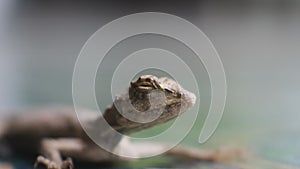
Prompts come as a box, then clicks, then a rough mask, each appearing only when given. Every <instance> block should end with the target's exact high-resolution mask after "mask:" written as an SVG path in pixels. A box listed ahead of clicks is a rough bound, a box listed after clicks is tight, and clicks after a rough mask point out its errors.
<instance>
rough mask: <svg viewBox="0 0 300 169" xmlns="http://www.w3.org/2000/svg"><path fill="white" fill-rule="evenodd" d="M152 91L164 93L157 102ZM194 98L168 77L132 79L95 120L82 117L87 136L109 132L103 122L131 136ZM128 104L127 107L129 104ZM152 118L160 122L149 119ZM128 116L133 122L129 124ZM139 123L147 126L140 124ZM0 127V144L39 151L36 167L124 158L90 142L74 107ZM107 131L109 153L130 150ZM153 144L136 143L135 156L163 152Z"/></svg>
mask: <svg viewBox="0 0 300 169" xmlns="http://www.w3.org/2000/svg"><path fill="white" fill-rule="evenodd" d="M153 91H158V92H159V93H160V94H163V97H160V99H159V96H161V95H159V94H157V93H154V94H153ZM151 94H153V96H154V97H153V96H152V95H151ZM151 97H152V99H151ZM162 99H163V100H162ZM195 100H196V97H195V95H194V94H193V93H190V92H189V91H187V90H185V89H183V88H182V87H181V86H180V85H179V84H177V83H176V82H175V81H173V80H172V79H169V78H157V77H155V76H152V75H144V76H141V77H140V78H138V79H137V80H134V81H132V82H131V84H130V87H129V89H128V91H126V92H125V93H123V94H121V95H119V96H117V97H116V98H115V100H114V103H113V104H112V105H111V106H110V107H109V108H107V109H106V110H105V112H104V113H103V115H100V116H98V117H96V115H97V113H88V111H87V112H85V111H83V112H82V113H84V114H85V119H84V120H83V121H84V122H83V123H84V124H87V125H88V126H89V127H88V130H90V132H95V133H100V134H101V133H102V132H104V131H105V132H106V130H107V129H104V128H101V127H102V126H103V125H101V123H102V122H103V120H105V121H107V123H108V124H109V125H110V126H111V127H112V128H113V129H114V130H116V131H118V132H119V133H121V134H131V133H135V132H138V131H141V130H144V129H147V128H150V127H153V126H156V125H158V124H162V123H165V122H167V121H169V120H172V119H174V118H176V117H177V116H179V115H180V114H181V113H183V112H185V111H187V110H188V109H189V108H191V107H192V106H193V105H194V103H195ZM128 103H130V105H131V106H128ZM160 110H162V112H160V113H161V114H157V112H159V111H160ZM155 114H156V115H157V117H158V118H156V119H154V120H153V115H155ZM126 116H130V117H132V118H134V120H129V119H128V118H126ZM139 120H142V121H149V122H147V123H144V122H140V121H139ZM0 127H1V130H0V139H1V140H4V141H6V143H8V145H9V146H10V147H12V148H14V149H15V150H17V151H18V152H23V153H32V152H38V153H39V154H41V155H43V156H39V157H38V158H37V162H36V164H42V165H44V166H46V167H47V168H48V169H66V168H73V164H72V160H71V159H70V158H67V159H66V160H63V159H62V157H72V158H75V159H79V160H84V161H94V162H97V161H114V160H120V159H122V158H120V157H117V156H115V155H112V154H111V153H109V152H106V151H105V150H103V149H101V148H100V147H99V146H98V145H96V144H95V143H94V142H93V141H92V140H91V139H90V138H89V136H88V135H87V134H86V133H85V131H84V130H83V128H82V126H81V125H80V123H79V121H78V119H77V116H76V113H75V111H74V110H73V109H65V108H58V109H42V110H37V111H36V112H32V113H31V114H26V113H24V114H23V115H18V116H15V117H11V118H8V119H6V120H5V121H3V122H2V123H1V126H0ZM106 133H108V134H106V135H105V137H102V138H100V139H104V142H106V143H107V144H109V145H110V147H111V150H118V151H127V150H128V151H131V150H132V149H130V150H129V149H128V147H129V146H128V145H127V144H126V145H125V144H124V143H123V142H122V141H121V140H122V138H121V137H116V136H115V135H113V134H112V135H110V133H109V132H106ZM151 146H152V147H151V148H150V147H148V149H147V148H146V149H145V147H144V148H143V145H138V146H137V147H139V148H137V149H138V150H137V151H135V152H133V153H136V154H139V153H140V154H145V153H148V151H156V150H157V151H160V150H161V149H162V148H163V146H162V145H156V144H151ZM166 154H169V155H175V156H182V157H189V158H194V159H201V160H214V159H215V157H216V156H215V154H212V153H203V152H201V151H195V150H192V149H187V148H182V147H179V148H175V149H172V150H170V151H168V152H166ZM123 160H126V159H123Z"/></svg>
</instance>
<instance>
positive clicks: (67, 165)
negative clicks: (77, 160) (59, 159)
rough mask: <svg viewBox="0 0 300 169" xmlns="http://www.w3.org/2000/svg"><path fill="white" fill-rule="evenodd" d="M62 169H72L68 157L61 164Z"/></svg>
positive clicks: (70, 160) (72, 166)
mask: <svg viewBox="0 0 300 169" xmlns="http://www.w3.org/2000/svg"><path fill="white" fill-rule="evenodd" d="M61 168H62V169H74V164H73V161H72V159H71V158H70V157H68V158H67V159H66V160H65V161H63V163H62V164H61Z"/></svg>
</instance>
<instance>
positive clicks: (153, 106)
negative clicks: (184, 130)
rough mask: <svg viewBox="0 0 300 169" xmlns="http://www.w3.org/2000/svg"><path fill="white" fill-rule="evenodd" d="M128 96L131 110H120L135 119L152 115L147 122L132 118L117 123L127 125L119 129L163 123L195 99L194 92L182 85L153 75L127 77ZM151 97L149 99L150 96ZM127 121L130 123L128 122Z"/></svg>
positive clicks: (190, 104)
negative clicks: (134, 77) (132, 78)
mask: <svg viewBox="0 0 300 169" xmlns="http://www.w3.org/2000/svg"><path fill="white" fill-rule="evenodd" d="M128 94H129V100H130V103H131V105H133V107H134V109H135V110H138V111H133V110H132V109H130V108H125V109H122V110H125V111H122V112H121V114H122V115H123V116H124V115H125V116H128V115H129V116H132V117H133V118H135V119H142V120H145V121H147V120H148V119H153V117H155V119H154V120H153V121H151V122H148V123H139V122H133V121H130V120H128V119H126V120H124V119H123V118H120V119H121V120H120V121H119V123H123V122H124V124H126V125H127V127H126V128H125V130H126V131H124V130H122V132H123V133H132V132H136V131H140V130H143V129H146V128H150V127H152V126H155V125H158V124H161V123H165V122H167V121H169V120H172V119H174V118H176V117H177V116H179V115H180V114H182V113H184V112H186V111H187V110H188V109H190V108H191V107H192V106H193V105H194V104H195V102H196V96H195V95H194V94H193V93H191V92H189V91H187V90H185V89H184V88H182V87H181V86H180V85H179V84H178V83H177V82H176V81H174V80H172V79H170V78H167V77H161V78H158V77H156V76H153V75H143V76H141V77H139V78H138V79H136V80H133V81H131V83H130V87H129V92H128ZM151 98H152V99H151ZM129 124H131V125H129Z"/></svg>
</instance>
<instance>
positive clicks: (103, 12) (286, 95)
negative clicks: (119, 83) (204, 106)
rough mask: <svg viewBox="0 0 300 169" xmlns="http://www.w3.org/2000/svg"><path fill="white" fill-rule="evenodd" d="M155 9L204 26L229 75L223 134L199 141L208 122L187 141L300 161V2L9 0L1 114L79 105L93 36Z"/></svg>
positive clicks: (1, 17)
mask: <svg viewBox="0 0 300 169" xmlns="http://www.w3.org/2000/svg"><path fill="white" fill-rule="evenodd" d="M146 11H153V12H165V13H170V14H174V15H177V16H179V17H182V18H184V19H186V20H188V21H190V22H192V23H193V24H195V25H196V26H198V27H199V28H200V29H201V30H202V31H203V32H204V33H205V34H206V35H207V36H208V38H209V39H210V40H211V41H212V43H213V44H214V46H215V48H216V49H217V51H218V53H219V55H220V57H221V60H222V62H223V65H224V68H225V73H226V75H227V85H228V91H227V93H228V95H227V104H226V109H225V112H224V117H223V119H222V121H221V124H220V126H219V128H218V129H217V131H216V133H215V134H214V135H213V137H212V138H211V139H210V140H209V141H208V142H207V143H205V144H204V145H199V144H198V143H197V140H198V135H199V127H201V125H198V126H197V127H198V128H195V129H194V130H193V132H191V134H190V135H189V136H188V137H187V138H186V139H185V141H184V142H183V144H187V145H190V146H198V147H200V148H202V147H203V148H211V147H214V148H215V147H219V146H222V145H228V144H233V145H243V146H245V147H250V148H251V149H253V150H254V151H255V152H256V153H257V156H258V158H259V159H264V160H268V161H273V162H274V163H279V164H282V165H288V166H289V165H291V166H294V167H297V166H298V167H300V123H299V120H300V112H299V109H300V76H299V74H300V56H299V55H300V1H297V0H260V1H259V0H242V1H238V0H229V1H211V0H210V1H209V0H198V1H197V0H191V1H188V2H187V1H171V0H166V1H159V0H151V1H145V0H112V1H76V2H75V1H47V0H46V1H39V0H25V1H21V0H0V111H1V112H3V113H1V116H5V115H7V113H5V112H9V110H16V109H24V108H30V107H40V106H49V105H72V87H71V85H72V73H73V68H74V64H75V61H76V58H77V56H78V54H79V52H80V50H81V48H82V46H83V45H84V43H85V42H86V41H87V39H88V38H89V37H90V36H91V35H92V34H93V33H94V32H95V31H96V30H98V29H99V28H100V27H101V26H103V25H105V24H107V23H109V22H110V21H112V20H114V19H117V18H119V17H122V16H124V15H128V14H132V13H136V12H146ZM108 99H109V98H108ZM107 102H108V101H107ZM202 121H203V120H201V119H200V120H199V123H201V122H202ZM255 165H259V164H258V163H256V164H254V162H253V166H255Z"/></svg>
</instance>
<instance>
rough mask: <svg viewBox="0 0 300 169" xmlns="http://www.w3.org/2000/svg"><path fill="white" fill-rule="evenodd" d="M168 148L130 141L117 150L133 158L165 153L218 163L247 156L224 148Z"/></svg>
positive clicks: (236, 149)
mask: <svg viewBox="0 0 300 169" xmlns="http://www.w3.org/2000/svg"><path fill="white" fill-rule="evenodd" d="M168 147H169V146H166V145H164V144H156V143H146V142H144V143H130V142H128V140H122V141H121V142H120V144H119V146H118V147H117V149H116V150H117V152H118V153H120V154H123V153H124V152H126V154H127V155H128V154H129V155H132V157H145V156H152V155H157V154H159V153H160V152H164V153H163V154H164V155H168V156H174V157H178V158H182V159H191V160H201V161H216V162H217V161H228V160H233V159H238V158H240V157H243V156H245V155H246V152H245V150H242V149H238V148H233V147H222V148H219V149H217V150H215V151H207V150H200V149H196V148H188V147H183V146H176V147H174V148H172V149H169V150H167V149H168ZM165 150H167V151H165Z"/></svg>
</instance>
